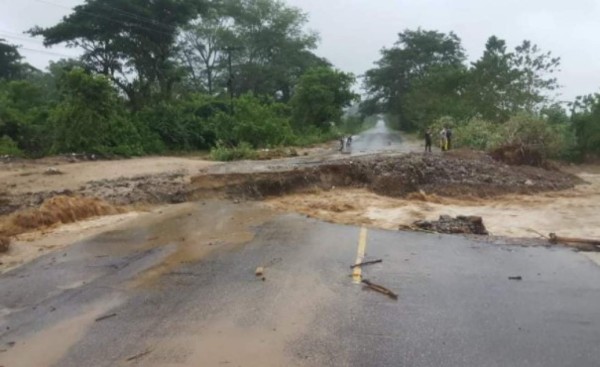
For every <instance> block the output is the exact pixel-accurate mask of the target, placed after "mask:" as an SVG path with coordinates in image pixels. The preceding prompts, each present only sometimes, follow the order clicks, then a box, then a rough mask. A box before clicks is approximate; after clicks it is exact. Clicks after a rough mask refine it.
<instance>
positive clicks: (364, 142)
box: [352, 120, 416, 154]
mask: <svg viewBox="0 0 600 367" xmlns="http://www.w3.org/2000/svg"><path fill="white" fill-rule="evenodd" d="M415 150H416V147H415V144H414V143H412V144H411V143H410V142H407V141H406V140H405V139H404V138H403V137H402V135H401V133H400V132H398V131H394V130H391V129H390V128H388V127H387V126H386V125H385V122H384V121H383V120H379V121H378V122H377V125H376V126H375V127H373V128H371V129H369V130H366V131H364V132H362V133H361V134H359V135H357V136H355V137H354V140H353V142H352V153H353V154H364V153H384V152H409V151H415Z"/></svg>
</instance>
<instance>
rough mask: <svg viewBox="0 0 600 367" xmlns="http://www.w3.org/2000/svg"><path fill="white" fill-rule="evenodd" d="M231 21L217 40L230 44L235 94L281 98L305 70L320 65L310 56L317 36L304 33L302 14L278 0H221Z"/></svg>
mask: <svg viewBox="0 0 600 367" xmlns="http://www.w3.org/2000/svg"><path fill="white" fill-rule="evenodd" d="M225 11H226V14H227V15H228V16H230V17H231V19H233V24H232V26H231V27H229V28H228V32H227V33H226V34H224V37H223V41H222V42H223V44H224V45H225V46H226V47H228V48H230V49H233V51H232V52H233V58H234V64H235V65H234V69H235V70H234V72H235V83H234V84H233V88H234V90H235V93H236V95H241V94H243V93H246V92H253V93H254V94H256V95H269V96H271V97H273V96H274V95H276V94H278V93H279V94H281V99H282V100H284V101H287V100H288V99H289V98H290V97H291V95H292V92H293V87H294V85H295V84H296V82H297V81H298V79H299V78H300V76H301V75H302V74H304V72H306V70H308V69H310V68H312V67H317V66H326V65H328V63H327V62H326V61H325V60H323V59H320V58H318V57H316V56H315V55H314V54H313V53H312V52H311V50H313V49H314V48H316V44H317V41H318V36H317V34H316V33H314V32H307V31H305V30H304V26H305V24H306V22H307V16H306V14H305V13H303V12H302V11H301V10H300V9H298V8H294V7H289V6H287V5H286V4H285V3H283V2H282V1H279V0H225Z"/></svg>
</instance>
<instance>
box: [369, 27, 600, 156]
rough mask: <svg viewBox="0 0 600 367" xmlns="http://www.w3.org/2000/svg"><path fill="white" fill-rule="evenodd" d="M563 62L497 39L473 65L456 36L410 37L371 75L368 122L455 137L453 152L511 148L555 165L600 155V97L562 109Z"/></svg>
mask: <svg viewBox="0 0 600 367" xmlns="http://www.w3.org/2000/svg"><path fill="white" fill-rule="evenodd" d="M559 67H560V58H558V57H554V56H553V55H552V54H551V52H546V51H542V50H541V49H540V48H539V47H538V46H536V45H534V44H532V43H531V42H530V41H527V40H525V41H523V42H522V43H521V44H520V45H518V46H517V47H515V48H514V49H512V50H511V49H509V48H508V46H507V44H506V42H505V41H504V40H502V39H499V38H497V37H495V36H491V37H490V38H489V39H488V41H487V43H486V45H485V50H484V52H483V55H481V57H480V58H479V59H478V60H476V61H475V62H473V63H468V62H467V56H466V55H465V52H464V49H463V47H462V45H461V40H460V39H459V38H458V36H457V35H456V34H454V33H447V34H446V33H441V32H437V31H428V30H423V29H418V30H405V31H404V32H402V33H400V34H399V38H398V41H397V43H396V44H394V46H392V47H390V48H385V49H383V50H382V52H381V58H380V59H379V60H378V61H377V62H376V67H375V68H373V69H371V70H369V71H367V73H366V77H365V79H364V87H365V89H366V91H367V92H368V97H367V98H366V99H365V100H364V101H363V103H362V104H361V111H362V113H363V114H372V113H387V122H388V125H389V126H391V127H393V128H396V129H401V130H406V131H417V132H419V133H424V132H425V131H426V130H427V129H428V128H431V129H432V132H433V135H434V138H435V137H437V134H438V133H439V132H440V131H441V129H442V128H443V127H444V126H448V127H451V128H452V129H453V139H454V146H456V147H470V148H474V149H481V150H488V151H494V150H497V149H501V148H503V147H508V146H512V147H515V148H516V149H531V150H535V151H536V152H539V153H540V154H542V155H544V156H546V157H551V158H563V159H570V160H582V159H584V158H586V157H589V156H594V155H595V156H597V155H598V154H600V95H599V94H595V95H588V96H582V97H578V98H577V99H576V100H575V101H571V102H562V103H559V102H557V92H558V90H559V88H560V85H559V82H558V80H557V79H556V77H555V75H556V72H557V71H558V69H559Z"/></svg>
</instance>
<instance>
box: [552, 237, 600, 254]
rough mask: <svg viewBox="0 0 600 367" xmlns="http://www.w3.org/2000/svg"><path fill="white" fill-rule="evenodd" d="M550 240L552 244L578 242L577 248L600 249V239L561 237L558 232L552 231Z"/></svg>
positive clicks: (586, 249)
mask: <svg viewBox="0 0 600 367" xmlns="http://www.w3.org/2000/svg"><path fill="white" fill-rule="evenodd" d="M548 241H550V243H552V244H558V243H561V244H565V245H568V244H576V245H578V246H576V247H577V248H579V249H580V250H585V251H600V240H594V239H586V238H576V237H561V236H558V235H557V234H556V233H550V235H549V238H548Z"/></svg>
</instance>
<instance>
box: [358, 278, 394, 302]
mask: <svg viewBox="0 0 600 367" xmlns="http://www.w3.org/2000/svg"><path fill="white" fill-rule="evenodd" d="M362 283H363V284H364V285H366V286H367V287H368V288H371V289H372V290H374V291H376V292H379V293H381V294H385V295H386V296H388V297H390V298H391V299H396V300H397V299H398V295H397V294H396V293H394V292H392V291H391V290H389V289H387V288H386V287H383V286H381V285H378V284H375V283H371V282H370V281H368V280H367V279H363V281H362Z"/></svg>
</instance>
